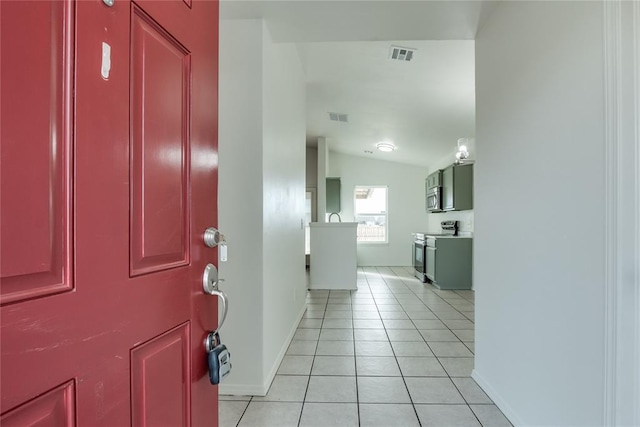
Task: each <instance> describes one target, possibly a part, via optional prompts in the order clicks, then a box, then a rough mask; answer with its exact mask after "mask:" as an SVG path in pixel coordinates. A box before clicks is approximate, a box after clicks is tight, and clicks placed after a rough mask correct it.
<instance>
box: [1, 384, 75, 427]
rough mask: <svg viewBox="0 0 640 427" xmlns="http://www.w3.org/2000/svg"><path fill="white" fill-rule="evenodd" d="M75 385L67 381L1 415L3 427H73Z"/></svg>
mask: <svg viewBox="0 0 640 427" xmlns="http://www.w3.org/2000/svg"><path fill="white" fill-rule="evenodd" d="M75 397H76V396H75V384H74V382H73V381H69V382H68V383H66V384H63V385H61V386H60V387H56V388H55V389H54V390H51V391H49V392H47V393H45V394H43V395H42V396H39V397H37V398H35V399H33V400H31V401H29V402H27V403H25V404H23V405H21V406H19V407H18V408H16V409H14V410H12V411H10V412H8V413H7V414H5V415H3V416H2V418H1V419H0V424H1V425H2V426H3V427H73V426H75V425H76V423H75V417H76V411H75Z"/></svg>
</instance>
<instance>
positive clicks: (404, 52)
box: [389, 46, 416, 62]
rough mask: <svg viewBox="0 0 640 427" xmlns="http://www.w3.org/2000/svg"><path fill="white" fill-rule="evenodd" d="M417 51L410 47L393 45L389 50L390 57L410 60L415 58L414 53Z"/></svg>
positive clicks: (395, 59) (397, 59) (405, 60)
mask: <svg viewBox="0 0 640 427" xmlns="http://www.w3.org/2000/svg"><path fill="white" fill-rule="evenodd" d="M415 51H416V50H415V49H411V48H409V47H400V46H391V49H390V50H389V59H392V60H394V61H403V62H408V61H411V59H412V58H413V53H414V52H415Z"/></svg>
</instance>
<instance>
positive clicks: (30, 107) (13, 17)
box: [0, 1, 73, 304]
mask: <svg viewBox="0 0 640 427" xmlns="http://www.w3.org/2000/svg"><path fill="white" fill-rule="evenodd" d="M0 3H1V4H0V9H1V11H0V16H1V24H0V28H2V36H1V37H0V39H1V42H0V43H1V48H0V49H1V51H2V61H1V64H2V65H1V71H0V74H1V75H2V82H1V90H0V93H1V95H0V102H1V104H0V111H1V117H0V121H1V122H2V126H1V129H2V130H1V136H0V141H1V147H0V150H1V151H2V156H1V161H0V171H1V177H0V182H1V185H0V187H1V188H0V194H1V196H0V203H1V204H2V206H3V208H7V209H3V211H2V218H1V220H0V223H1V226H0V228H1V230H0V236H1V238H0V240H1V249H0V252H1V253H2V257H1V261H0V265H1V267H0V271H1V281H2V286H0V302H1V303H2V304H5V303H9V302H16V301H22V300H26V299H29V298H33V297H37V296H42V295H48V294H52V293H58V292H62V291H65V290H69V289H71V288H72V283H71V275H70V267H71V256H70V251H69V242H70V240H71V239H70V211H71V210H70V188H69V186H68V184H67V182H68V180H67V178H68V177H69V174H70V164H71V162H70V155H71V149H70V141H71V132H70V129H71V114H70V111H71V110H70V108H71V107H70V105H71V96H70V93H71V81H72V79H71V70H72V67H71V63H72V48H73V41H72V34H73V22H72V7H71V5H70V4H69V3H68V2H63V1H54V2H36V1H23V2H18V1H16V2H7V1H2V2H0ZM18 34H19V35H20V36H17V37H16V35H18ZM5 36H6V37H5ZM8 207H11V209H8Z"/></svg>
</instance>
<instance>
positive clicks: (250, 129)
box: [218, 20, 305, 395]
mask: <svg viewBox="0 0 640 427" xmlns="http://www.w3.org/2000/svg"><path fill="white" fill-rule="evenodd" d="M219 70H220V81H219V88H220V99H219V118H220V120H219V122H220V128H219V153H220V157H219V160H220V169H219V183H218V187H219V200H218V211H219V218H220V223H219V226H220V229H221V231H222V232H223V233H224V234H225V236H226V238H227V241H228V245H229V261H228V262H226V263H220V264H219V269H220V277H221V278H224V279H225V282H224V283H222V284H221V289H223V290H224V291H225V292H226V293H227V294H228V296H229V300H230V309H229V315H228V318H227V321H226V323H225V325H224V327H223V328H222V333H221V336H222V338H223V340H224V342H225V344H226V345H227V346H228V348H229V351H230V352H231V353H232V355H233V356H232V357H233V370H232V372H231V374H230V375H229V376H228V377H227V378H225V381H224V382H223V383H222V384H221V387H220V392H221V393H229V394H257V395H260V394H264V393H266V391H267V389H268V387H269V384H270V381H271V379H272V376H273V374H274V373H275V369H274V366H276V367H277V365H278V364H279V360H277V359H278V357H280V356H281V353H282V354H283V353H284V350H283V349H286V346H287V345H288V340H289V338H290V337H291V335H292V334H293V331H294V330H295V327H296V326H297V321H298V318H299V317H300V316H301V314H302V310H303V307H304V288H305V276H304V263H303V258H302V257H303V256H304V234H303V231H302V230H301V228H300V220H301V219H302V218H303V217H304V185H305V184H304V181H305V175H304V163H305V160H304V156H305V154H304V150H305V139H304V130H305V113H304V108H305V98H304V84H303V77H302V73H301V68H300V63H299V60H298V59H297V54H295V48H292V47H291V46H290V45H276V44H273V43H272V42H271V38H270V37H269V33H268V31H267V30H266V27H265V26H264V23H263V21H262V20H232V21H231V20H221V22H220V65H219Z"/></svg>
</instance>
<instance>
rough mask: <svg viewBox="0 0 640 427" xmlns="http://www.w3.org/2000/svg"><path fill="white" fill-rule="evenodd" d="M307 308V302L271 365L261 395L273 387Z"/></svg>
mask: <svg viewBox="0 0 640 427" xmlns="http://www.w3.org/2000/svg"><path fill="white" fill-rule="evenodd" d="M306 309H307V304H306V303H305V304H303V306H302V311H300V314H298V316H297V317H296V321H295V322H294V324H293V328H291V331H290V332H289V335H288V336H287V339H286V340H284V345H283V346H282V348H281V349H280V352H279V353H278V357H276V360H275V362H274V363H273V366H271V370H270V371H269V374H268V375H267V377H266V379H265V382H264V384H263V389H264V394H261V395H260V396H264V395H266V394H267V392H268V391H269V387H271V383H272V382H273V379H274V378H275V377H276V373H277V372H278V368H279V367H280V364H281V363H282V359H284V355H285V354H286V353H287V349H288V348H289V344H291V341H292V340H293V336H294V335H295V333H296V329H298V324H299V323H300V320H302V316H304V312H305V310H306Z"/></svg>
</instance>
